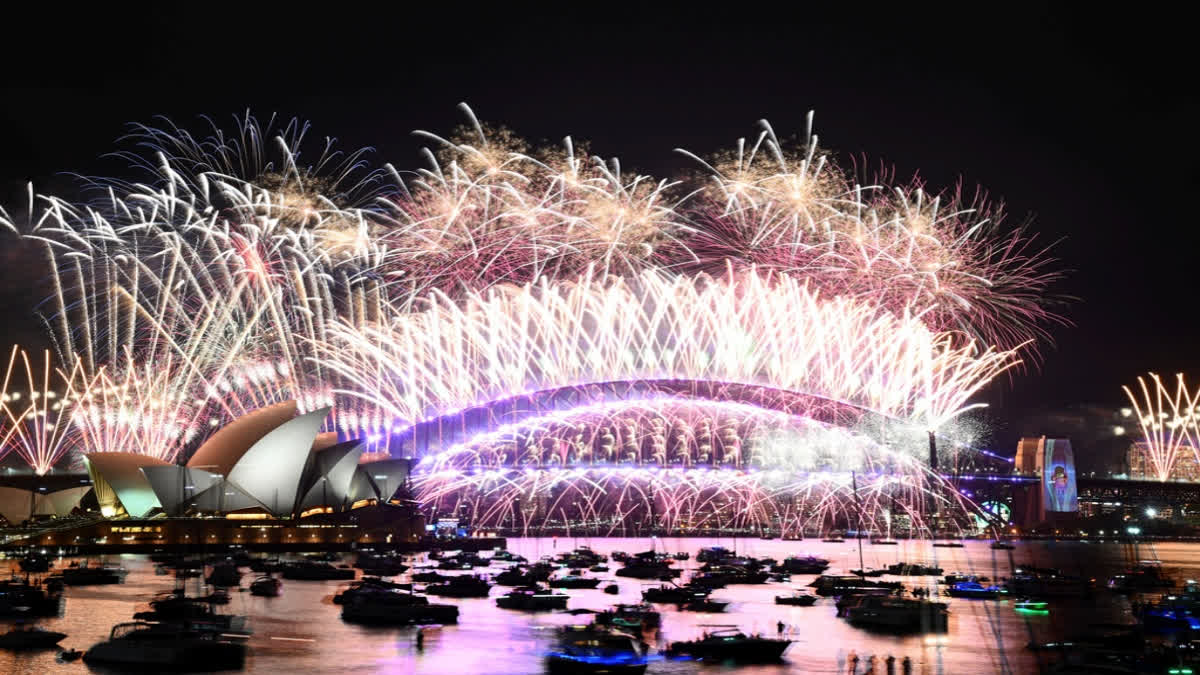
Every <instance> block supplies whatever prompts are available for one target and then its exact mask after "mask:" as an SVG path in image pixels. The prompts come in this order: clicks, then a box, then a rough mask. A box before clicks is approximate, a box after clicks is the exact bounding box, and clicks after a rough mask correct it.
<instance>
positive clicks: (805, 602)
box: [775, 591, 817, 607]
mask: <svg viewBox="0 0 1200 675" xmlns="http://www.w3.org/2000/svg"><path fill="white" fill-rule="evenodd" d="M816 602H817V596H815V595H809V594H808V593H801V592H799V591H797V592H795V593H792V594H791V595H777V596H775V604H777V605H792V606H793V607H811V606H812V605H814V604H816Z"/></svg>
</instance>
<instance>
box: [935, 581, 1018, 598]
mask: <svg viewBox="0 0 1200 675" xmlns="http://www.w3.org/2000/svg"><path fill="white" fill-rule="evenodd" d="M1007 594H1008V590H1007V589H1005V588H1004V587H1002V586H995V585H992V586H984V585H983V584H981V583H979V582H978V581H960V582H958V583H956V584H953V585H952V586H950V588H948V589H946V595H949V596H950V597H952V598H981V599H986V600H992V599H995V598H998V597H1000V596H1001V595H1007Z"/></svg>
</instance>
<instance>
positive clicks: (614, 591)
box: [604, 584, 621, 595]
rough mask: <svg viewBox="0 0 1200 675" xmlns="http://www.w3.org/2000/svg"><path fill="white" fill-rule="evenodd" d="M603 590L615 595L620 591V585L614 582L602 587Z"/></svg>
mask: <svg viewBox="0 0 1200 675" xmlns="http://www.w3.org/2000/svg"><path fill="white" fill-rule="evenodd" d="M604 592H605V593H608V594H609V595H616V594H617V593H620V592H621V587H620V586H618V585H616V584H609V585H607V586H605V587H604Z"/></svg>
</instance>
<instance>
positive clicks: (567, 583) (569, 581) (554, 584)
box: [550, 575, 600, 588]
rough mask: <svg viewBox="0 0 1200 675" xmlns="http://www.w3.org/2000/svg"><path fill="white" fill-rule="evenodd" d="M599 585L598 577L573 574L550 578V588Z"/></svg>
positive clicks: (592, 586)
mask: <svg viewBox="0 0 1200 675" xmlns="http://www.w3.org/2000/svg"><path fill="white" fill-rule="evenodd" d="M599 585H600V580H599V579H588V578H586V577H580V576H574V575H569V576H565V577H559V578H557V579H551V580H550V588H595V587H597V586H599Z"/></svg>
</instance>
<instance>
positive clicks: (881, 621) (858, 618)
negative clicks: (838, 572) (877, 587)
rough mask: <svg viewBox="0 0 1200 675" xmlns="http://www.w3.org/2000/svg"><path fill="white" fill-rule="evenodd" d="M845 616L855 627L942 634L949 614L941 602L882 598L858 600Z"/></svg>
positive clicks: (874, 597)
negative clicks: (927, 631)
mask: <svg viewBox="0 0 1200 675" xmlns="http://www.w3.org/2000/svg"><path fill="white" fill-rule="evenodd" d="M845 615H846V618H847V619H848V620H849V621H850V623H852V624H855V625H858V626H867V627H870V628H884V629H892V630H911V631H917V630H929V631H942V630H945V629H946V627H947V625H948V623H949V610H948V609H947V607H946V604H945V603H943V602H933V601H931V600H914V599H911V598H897V597H892V596H883V595H862V596H858V598H857V602H856V603H855V604H853V605H848V606H847V607H846V609H845Z"/></svg>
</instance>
